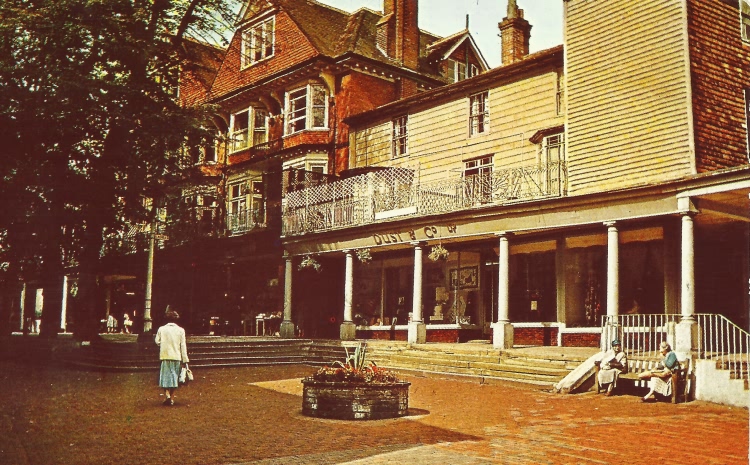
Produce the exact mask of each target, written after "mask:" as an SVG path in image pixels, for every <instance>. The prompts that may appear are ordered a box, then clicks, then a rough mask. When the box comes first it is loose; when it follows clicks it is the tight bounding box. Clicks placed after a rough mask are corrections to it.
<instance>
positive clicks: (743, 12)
mask: <svg viewBox="0 0 750 465" xmlns="http://www.w3.org/2000/svg"><path fill="white" fill-rule="evenodd" d="M739 6H740V7H739V10H740V36H741V37H742V41H743V42H745V43H750V0H740V2H739Z"/></svg>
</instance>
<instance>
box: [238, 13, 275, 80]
mask: <svg viewBox="0 0 750 465" xmlns="http://www.w3.org/2000/svg"><path fill="white" fill-rule="evenodd" d="M275 29H276V18H273V17H272V18H269V19H267V20H265V21H263V22H260V23H258V24H256V25H255V26H252V27H250V28H248V29H247V30H245V31H244V32H243V33H242V67H243V68H245V67H248V66H250V65H252V64H254V63H257V62H258V61H261V60H265V59H266V58H270V57H271V56H273V51H274V35H275V34H274V31H275Z"/></svg>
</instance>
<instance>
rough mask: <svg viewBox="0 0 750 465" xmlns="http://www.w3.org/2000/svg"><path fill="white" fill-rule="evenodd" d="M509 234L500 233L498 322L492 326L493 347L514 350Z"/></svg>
mask: <svg viewBox="0 0 750 465" xmlns="http://www.w3.org/2000/svg"><path fill="white" fill-rule="evenodd" d="M509 235H510V234H509V233H507V232H501V233H498V238H499V243H498V256H497V262H498V263H497V270H498V272H497V322H495V323H493V324H492V345H493V346H494V347H496V348H498V349H512V348H513V336H514V334H513V325H512V324H510V316H509V315H510V311H509V307H510V299H509V295H510V293H509V290H510V247H509V242H508V236H509Z"/></svg>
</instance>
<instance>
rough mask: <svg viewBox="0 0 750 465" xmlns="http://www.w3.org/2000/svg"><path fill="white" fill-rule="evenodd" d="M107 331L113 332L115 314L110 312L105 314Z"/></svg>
mask: <svg viewBox="0 0 750 465" xmlns="http://www.w3.org/2000/svg"><path fill="white" fill-rule="evenodd" d="M107 332H108V333H114V332H115V316H114V315H112V314H111V313H110V314H109V316H107Z"/></svg>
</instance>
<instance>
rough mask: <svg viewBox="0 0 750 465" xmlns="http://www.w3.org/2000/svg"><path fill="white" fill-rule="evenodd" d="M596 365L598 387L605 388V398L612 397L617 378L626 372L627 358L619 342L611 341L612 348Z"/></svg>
mask: <svg viewBox="0 0 750 465" xmlns="http://www.w3.org/2000/svg"><path fill="white" fill-rule="evenodd" d="M597 363H599V364H600V366H599V373H598V374H597V377H598V381H599V387H604V386H607V391H606V394H605V395H607V396H611V395H612V391H613V390H614V389H615V388H616V387H617V378H618V377H619V376H620V374H621V373H627V372H628V358H627V356H626V355H625V352H623V350H622V346H621V345H620V341H619V340H617V339H615V340H614V341H612V348H611V349H609V350H608V351H606V352H605V353H604V357H602V359H601V360H600V361H598V362H597Z"/></svg>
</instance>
